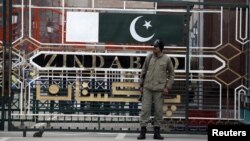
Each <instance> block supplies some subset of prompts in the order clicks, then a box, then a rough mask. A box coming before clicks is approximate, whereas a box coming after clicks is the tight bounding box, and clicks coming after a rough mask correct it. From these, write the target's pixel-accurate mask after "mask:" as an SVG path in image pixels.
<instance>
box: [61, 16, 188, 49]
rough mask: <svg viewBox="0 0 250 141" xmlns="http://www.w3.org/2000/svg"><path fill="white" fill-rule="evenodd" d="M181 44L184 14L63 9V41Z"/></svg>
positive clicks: (182, 42)
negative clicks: (64, 35) (64, 20)
mask: <svg viewBox="0 0 250 141" xmlns="http://www.w3.org/2000/svg"><path fill="white" fill-rule="evenodd" d="M155 38H161V39H162V40H163V41H164V42H166V43H167V44H175V45H183V44H184V15H180V14H178V15H173V14H124V13H97V12H67V24H66V41H67V42H94V43H98V42H108V43H151V42H153V40H154V39H155Z"/></svg>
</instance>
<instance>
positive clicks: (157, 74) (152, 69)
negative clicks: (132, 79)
mask: <svg viewBox="0 0 250 141" xmlns="http://www.w3.org/2000/svg"><path fill="white" fill-rule="evenodd" d="M173 82H174V67H173V64H172V61H171V59H170V58H169V57H168V56H167V55H165V54H163V53H162V54H161V55H160V56H159V57H157V56H155V55H154V54H149V55H148V56H147V57H146V59H145V62H144V65H143V67H142V72H141V79H140V84H141V87H143V97H142V110H141V117H140V125H141V126H147V123H148V122H149V120H150V115H151V106H152V104H153V103H154V111H155V112H154V126H155V127H160V125H161V123H162V119H163V112H162V107H163V100H164V98H163V94H162V92H163V89H164V88H168V89H171V88H172V85H173Z"/></svg>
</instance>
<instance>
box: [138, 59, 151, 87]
mask: <svg viewBox="0 0 250 141" xmlns="http://www.w3.org/2000/svg"><path fill="white" fill-rule="evenodd" d="M148 58H149V55H147V56H146V58H145V61H144V63H143V66H142V70H141V74H140V80H139V82H140V87H143V83H144V79H145V76H146V72H147V68H148V66H147V65H148V63H149V62H148V61H149V59H148Z"/></svg>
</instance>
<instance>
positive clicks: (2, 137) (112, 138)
mask: <svg viewBox="0 0 250 141" xmlns="http://www.w3.org/2000/svg"><path fill="white" fill-rule="evenodd" d="M33 134H34V132H27V134H26V137H23V134H22V132H12V131H11V132H8V131H0V141H41V140H44V141H118V140H122V141H135V140H137V139H136V137H137V135H138V134H131V133H99V132H98V133H75V132H44V133H43V135H42V137H33ZM163 136H164V138H165V139H164V140H167V141H207V136H206V135H193V134H192V135H191V134H163ZM146 140H147V141H156V140H154V139H153V135H152V134H147V138H146Z"/></svg>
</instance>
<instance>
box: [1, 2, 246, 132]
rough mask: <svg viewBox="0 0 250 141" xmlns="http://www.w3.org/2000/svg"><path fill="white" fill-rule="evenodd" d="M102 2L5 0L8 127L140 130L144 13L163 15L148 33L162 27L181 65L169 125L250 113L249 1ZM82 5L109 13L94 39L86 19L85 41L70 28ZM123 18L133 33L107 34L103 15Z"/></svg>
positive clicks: (241, 118)
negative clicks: (129, 34) (140, 30)
mask: <svg viewBox="0 0 250 141" xmlns="http://www.w3.org/2000/svg"><path fill="white" fill-rule="evenodd" d="M99 2H100V1H95V0H92V1H87V0H86V1H82V2H79V3H75V2H74V1H70V0H68V1H67V0H53V1H50V0H47V1H39V0H13V1H8V2H6V1H1V3H0V4H1V10H2V11H3V12H2V13H3V14H2V15H0V16H1V17H0V18H1V21H3V22H1V23H2V24H1V25H0V30H1V35H0V40H1V46H0V54H1V56H0V68H1V69H0V89H1V97H0V98H1V122H0V128H1V129H2V130H3V129H4V128H5V127H6V125H5V123H8V130H10V131H23V132H24V135H25V134H26V131H38V130H39V131H40V132H41V131H76V132H78V131H91V132H138V131H139V112H140V108H141V103H140V102H139V101H138V97H139V95H140V93H139V90H138V89H139V82H138V81H139V75H140V69H141V66H142V64H143V62H144V59H145V56H146V55H147V54H148V53H149V52H150V51H151V46H150V41H151V39H149V37H148V38H146V37H143V36H146V35H147V34H146V33H145V34H144V33H143V32H140V33H141V34H142V35H139V29H138V30H137V29H136V30H135V28H136V25H134V30H133V29H131V27H132V23H133V21H134V24H135V22H138V23H139V22H140V20H141V19H143V18H145V17H147V18H152V19H154V20H157V19H158V20H159V19H161V18H162V20H161V22H166V23H161V24H159V25H162V26H163V27H157V28H158V30H152V31H154V32H155V34H154V33H153V32H152V34H150V35H152V39H153V35H156V31H157V32H162V34H164V35H165V36H164V37H166V42H167V45H166V46H165V48H164V53H166V54H168V55H169V56H170V57H171V59H172V61H173V63H174V66H175V73H176V78H175V83H174V87H173V89H172V90H171V92H170V95H169V96H168V97H165V99H164V107H163V112H164V114H165V117H164V123H163V125H164V128H163V130H164V132H176V133H182V132H183V131H185V132H190V133H192V132H195V133H198V132H200V133H205V132H206V131H207V125H209V124H243V123H245V119H246V115H247V112H246V109H248V108H249V103H250V100H249V97H250V96H249V5H247V4H245V3H244V2H242V3H238V4H225V3H221V4H215V3H209V2H208V3H206V2H202V3H199V2H148V1H145V2H134V1H119V2H117V1H116V2H117V3H112V4H111V2H112V1H110V3H108V2H109V1H108V0H105V2H106V3H105V4H104V3H99ZM136 3H139V4H140V6H136ZM86 14H91V17H94V15H95V16H96V15H98V16H97V17H98V18H99V23H100V22H103V23H102V24H99V25H97V26H98V29H99V34H98V35H99V36H100V37H98V38H97V37H96V38H94V37H93V38H91V39H90V38H89V36H92V35H94V31H90V29H89V30H87V32H91V34H89V35H86V37H84V39H85V38H88V39H89V41H88V42H83V41H82V38H81V39H79V38H78V37H79V36H74V35H76V33H78V31H81V32H79V33H81V34H79V35H83V33H84V32H83V30H84V28H83V27H81V25H80V24H83V23H85V22H86V20H92V19H84V17H85V16H86ZM141 15H142V16H141ZM152 15H153V16H152ZM74 16H76V18H75V17H74ZM81 17H83V19H81ZM125 17H126V18H125ZM131 17H132V18H131ZM108 18H110V19H112V18H113V19H112V20H111V21H109V20H107V21H105V19H108ZM164 18H166V20H165V19H164ZM120 19H121V20H124V19H127V22H128V23H129V24H130V33H131V36H132V37H131V36H126V35H120V34H121V33H124V34H125V32H126V31H120V30H119V33H117V32H114V33H115V34H114V35H115V36H111V34H112V33H113V31H109V30H108V26H107V25H106V24H112V26H113V28H116V27H115V26H117V25H116V24H114V23H116V22H117V23H118V22H119V26H118V27H117V28H116V29H125V27H126V26H125V23H126V22H125V21H122V22H120V21H119V20H120ZM129 19H131V21H129ZM147 20H148V19H145V24H146V21H147ZM149 20H150V19H149ZM112 21H113V22H112ZM105 22H106V23H105ZM142 22H144V20H142ZM147 22H148V23H147V24H148V27H150V26H154V25H153V24H154V22H153V21H152V25H150V26H149V24H150V23H149V21H147ZM121 23H122V24H123V25H124V26H123V27H122V28H121ZM75 25H77V28H76V29H75V28H74V26H75ZM101 25H106V26H105V27H101ZM91 26H94V25H93V24H91ZM148 27H147V28H148ZM144 28H145V27H144ZM152 28H153V27H152ZM160 28H161V29H162V31H159V29H160ZM161 29H160V30H161ZM128 30H129V29H128ZM132 31H134V34H132ZM168 31H169V32H168ZM120 32H121V33H120ZM101 34H103V36H101ZM109 36H111V37H110V38H109ZM120 36H121V37H124V38H119V37H120ZM150 37H151V36H150ZM97 39H98V40H97ZM110 39H111V40H110ZM144 40H145V41H144ZM146 40H147V41H146Z"/></svg>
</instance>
